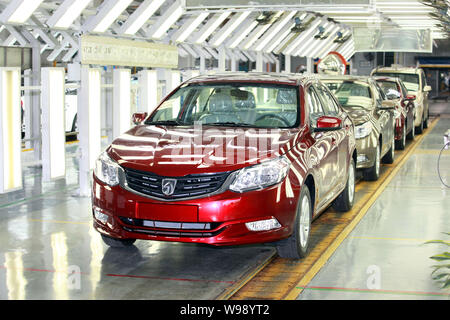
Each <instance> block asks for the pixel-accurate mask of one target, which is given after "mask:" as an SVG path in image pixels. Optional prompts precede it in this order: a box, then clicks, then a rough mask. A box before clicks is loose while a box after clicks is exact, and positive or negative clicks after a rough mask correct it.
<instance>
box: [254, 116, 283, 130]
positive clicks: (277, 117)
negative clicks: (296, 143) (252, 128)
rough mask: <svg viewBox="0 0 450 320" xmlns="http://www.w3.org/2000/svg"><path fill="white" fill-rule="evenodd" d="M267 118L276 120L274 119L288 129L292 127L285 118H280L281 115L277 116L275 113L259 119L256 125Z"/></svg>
mask: <svg viewBox="0 0 450 320" xmlns="http://www.w3.org/2000/svg"><path fill="white" fill-rule="evenodd" d="M265 118H274V119H276V120H278V121H280V122H282V123H284V124H285V125H286V127H290V126H291V124H290V123H289V122H288V121H287V120H286V119H285V118H283V117H280V116H279V115H277V114H275V113H267V114H264V115H262V116H261V117H259V118H258V119H256V120H255V123H257V122H259V121H261V120H262V119H265Z"/></svg>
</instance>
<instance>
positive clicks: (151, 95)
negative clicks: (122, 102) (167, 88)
mask: <svg viewBox="0 0 450 320" xmlns="http://www.w3.org/2000/svg"><path fill="white" fill-rule="evenodd" d="M139 90H140V93H139V102H140V103H139V105H138V112H147V113H148V114H150V113H152V112H153V110H155V108H156V106H157V105H158V102H159V101H158V73H157V72H156V70H142V71H141V72H140V75H139Z"/></svg>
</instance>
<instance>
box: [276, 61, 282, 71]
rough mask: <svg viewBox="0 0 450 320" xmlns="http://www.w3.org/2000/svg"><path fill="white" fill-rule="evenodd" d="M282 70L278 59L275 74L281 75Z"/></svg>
mask: <svg viewBox="0 0 450 320" xmlns="http://www.w3.org/2000/svg"><path fill="white" fill-rule="evenodd" d="M280 71H281V69H280V59H276V62H275V72H276V73H280Z"/></svg>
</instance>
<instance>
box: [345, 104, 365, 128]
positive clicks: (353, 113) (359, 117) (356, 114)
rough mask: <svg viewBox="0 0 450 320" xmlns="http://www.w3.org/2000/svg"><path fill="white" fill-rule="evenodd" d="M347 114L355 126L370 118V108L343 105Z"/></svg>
mask: <svg viewBox="0 0 450 320" xmlns="http://www.w3.org/2000/svg"><path fill="white" fill-rule="evenodd" d="M345 111H346V112H347V114H348V116H349V117H350V118H351V119H352V120H353V123H354V124H355V126H358V125H360V124H363V123H365V122H367V121H369V120H370V112H371V111H370V110H367V109H364V108H361V107H345Z"/></svg>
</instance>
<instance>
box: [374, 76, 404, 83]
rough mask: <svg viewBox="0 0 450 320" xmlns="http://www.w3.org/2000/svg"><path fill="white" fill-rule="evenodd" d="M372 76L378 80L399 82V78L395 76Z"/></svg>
mask: <svg viewBox="0 0 450 320" xmlns="http://www.w3.org/2000/svg"><path fill="white" fill-rule="evenodd" d="M372 78H374V79H375V80H377V81H378V80H379V81H389V82H399V81H401V79H400V78H397V77H386V76H374V77H372Z"/></svg>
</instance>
